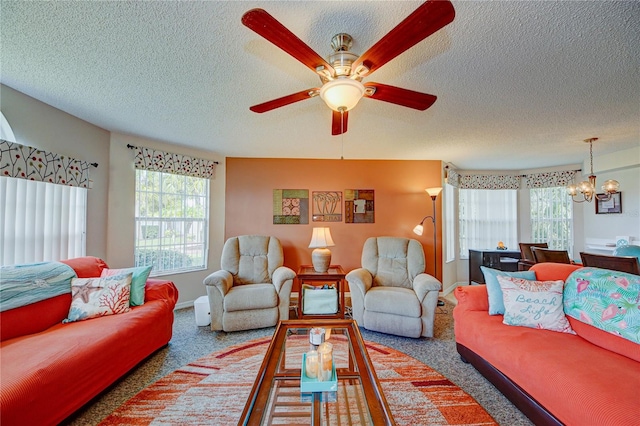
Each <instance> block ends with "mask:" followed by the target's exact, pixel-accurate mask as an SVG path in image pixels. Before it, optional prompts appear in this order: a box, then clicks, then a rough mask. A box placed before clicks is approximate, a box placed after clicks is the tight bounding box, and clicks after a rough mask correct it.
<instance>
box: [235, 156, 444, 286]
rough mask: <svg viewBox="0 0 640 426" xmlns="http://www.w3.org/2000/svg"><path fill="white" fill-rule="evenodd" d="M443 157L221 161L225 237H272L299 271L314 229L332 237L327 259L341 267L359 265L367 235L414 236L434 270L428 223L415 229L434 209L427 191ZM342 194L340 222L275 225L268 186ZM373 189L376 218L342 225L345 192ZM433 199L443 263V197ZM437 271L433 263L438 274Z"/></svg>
mask: <svg viewBox="0 0 640 426" xmlns="http://www.w3.org/2000/svg"><path fill="white" fill-rule="evenodd" d="M441 167H442V165H441V162H440V161H404V160H393V161H385V160H304V159H267V158H227V159H226V173H227V175H226V186H227V187H226V190H225V194H226V204H225V239H226V238H229V237H232V236H237V235H246V234H260V235H274V236H276V237H278V238H279V239H280V241H281V242H282V245H283V247H284V257H285V265H286V266H288V267H290V268H292V269H293V270H294V271H297V269H298V266H299V265H301V264H311V251H312V249H310V248H308V246H309V242H310V240H311V233H312V229H313V227H314V226H328V227H329V228H331V236H332V237H333V240H334V242H335V246H334V247H330V249H331V253H332V259H331V263H332V264H338V265H342V267H343V269H344V270H345V271H347V272H348V271H350V270H352V269H355V268H358V267H360V255H361V252H362V246H363V244H364V242H365V240H366V239H367V238H368V237H371V236H394V237H406V238H415V239H417V240H418V241H420V242H421V243H422V245H423V247H424V250H425V257H426V263H427V268H426V272H427V273H430V274H432V275H433V273H434V260H433V254H434V253H433V241H432V240H433V228H432V227H431V222H430V221H428V220H427V222H426V223H425V226H424V234H423V235H422V236H420V237H419V236H417V235H415V234H414V233H413V232H412V230H413V227H414V226H415V225H417V224H418V223H419V222H420V220H422V218H423V217H424V216H426V215H431V214H433V212H432V202H431V198H430V197H429V196H428V195H427V193H426V192H425V191H424V189H425V188H429V187H435V186H442V184H441ZM274 189H308V190H309V197H311V193H312V191H342V192H343V194H342V195H343V205H342V208H343V212H342V213H343V218H342V222H313V221H312V219H311V203H310V204H309V210H310V212H309V213H310V214H309V224H306V225H274V224H273V190H274ZM345 189H373V190H375V223H371V224H363V223H345V222H344V190H345ZM441 198H442V196H441V195H440V196H438V199H437V210H438V231H437V232H438V262H441V258H442V257H441V244H440V242H441V227H440V225H441V218H442V215H441V214H440V212H441V203H440V200H441ZM441 270H442V268H438V275H441Z"/></svg>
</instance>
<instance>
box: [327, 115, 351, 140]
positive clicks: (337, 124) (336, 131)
mask: <svg viewBox="0 0 640 426" xmlns="http://www.w3.org/2000/svg"><path fill="white" fill-rule="evenodd" d="M341 121H342V122H341ZM348 121H349V111H345V112H343V113H341V112H338V111H333V116H332V120H331V134H332V135H333V136H336V135H341V134H343V133H347V122H348Z"/></svg>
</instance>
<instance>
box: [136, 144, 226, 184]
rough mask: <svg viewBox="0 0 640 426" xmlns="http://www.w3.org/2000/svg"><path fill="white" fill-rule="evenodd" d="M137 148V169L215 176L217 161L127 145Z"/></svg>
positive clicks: (209, 177) (202, 176)
mask: <svg viewBox="0 0 640 426" xmlns="http://www.w3.org/2000/svg"><path fill="white" fill-rule="evenodd" d="M127 146H128V147H129V148H131V149H135V150H136V160H135V165H136V169H142V170H150V171H153V172H164V173H173V174H177V175H186V176H191V177H199V178H203V179H211V178H214V177H215V174H216V165H217V164H218V162H217V161H211V160H205V159H202V158H193V157H188V156H186V155H182V154H173V153H170V152H164V151H159V150H157V149H151V148H144V147H136V146H131V145H127Z"/></svg>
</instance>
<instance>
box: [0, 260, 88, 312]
mask: <svg viewBox="0 0 640 426" xmlns="http://www.w3.org/2000/svg"><path fill="white" fill-rule="evenodd" d="M72 278H76V273H75V271H74V270H73V268H71V267H70V266H68V265H65V264H64V263H60V262H42V263H33V264H29V265H15V266H3V267H2V268H0V312H4V311H8V310H9V309H14V308H19V307H20V306H25V305H30V304H32V303H36V302H40V301H41V300H46V299H50V298H52V297H55V296H59V295H61V294H65V293H70V292H71V279H72Z"/></svg>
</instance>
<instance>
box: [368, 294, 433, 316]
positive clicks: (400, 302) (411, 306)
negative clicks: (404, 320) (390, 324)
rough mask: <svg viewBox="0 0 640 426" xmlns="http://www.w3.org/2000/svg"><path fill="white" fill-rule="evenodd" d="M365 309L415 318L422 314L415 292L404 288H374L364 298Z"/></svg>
mask: <svg viewBox="0 0 640 426" xmlns="http://www.w3.org/2000/svg"><path fill="white" fill-rule="evenodd" d="M364 309H365V312H366V311H370V312H382V313H386V314H393V315H399V316H403V317H413V318H420V315H421V314H422V309H421V308H420V302H419V301H418V298H417V297H416V294H415V292H414V291H413V290H409V289H407V288H402V287H372V288H371V290H369V291H368V292H367V294H366V295H365V296H364Z"/></svg>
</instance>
